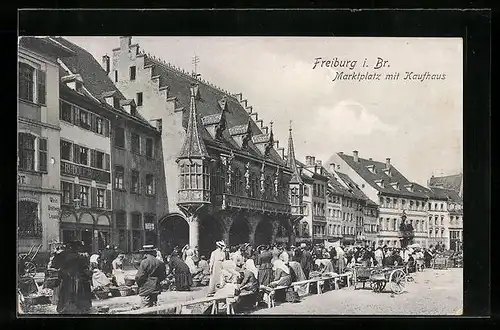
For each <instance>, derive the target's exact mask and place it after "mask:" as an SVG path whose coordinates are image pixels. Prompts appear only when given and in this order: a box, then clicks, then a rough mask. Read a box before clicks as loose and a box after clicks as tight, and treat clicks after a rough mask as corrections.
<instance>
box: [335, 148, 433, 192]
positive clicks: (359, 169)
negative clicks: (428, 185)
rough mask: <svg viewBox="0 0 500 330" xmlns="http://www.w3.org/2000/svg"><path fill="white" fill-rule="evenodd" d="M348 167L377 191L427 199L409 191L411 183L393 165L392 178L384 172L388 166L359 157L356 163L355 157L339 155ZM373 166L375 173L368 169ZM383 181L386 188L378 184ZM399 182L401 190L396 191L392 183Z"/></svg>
mask: <svg viewBox="0 0 500 330" xmlns="http://www.w3.org/2000/svg"><path fill="white" fill-rule="evenodd" d="M337 154H338V155H339V157H340V158H342V160H344V161H345V162H346V163H347V165H349V166H350V167H351V168H352V169H353V170H354V171H356V173H358V175H359V176H361V177H362V178H363V179H364V180H365V181H366V182H367V183H368V184H369V185H370V186H372V187H373V188H375V189H377V190H378V191H379V192H381V193H386V194H391V195H399V196H405V197H409V198H425V197H426V195H425V194H424V193H422V192H419V191H413V192H411V191H408V190H407V189H406V188H405V187H404V186H405V185H407V184H409V183H410V181H409V180H408V179H407V178H405V177H404V176H403V174H401V173H400V172H399V171H398V170H397V169H396V168H395V167H394V166H393V165H391V176H389V175H387V173H386V172H385V171H384V170H385V169H386V164H385V163H382V162H377V161H374V160H368V159H363V158H360V157H358V161H357V162H356V161H354V157H353V156H350V155H346V154H344V153H337ZM369 166H373V168H374V169H375V173H373V172H371V171H370V170H369V169H368V167H369ZM378 180H383V181H384V182H385V185H384V187H380V186H379V185H378V184H377V183H376V182H377V181H378ZM391 182H399V185H400V187H401V188H400V189H399V190H398V189H395V188H394V187H393V186H392V185H391V184H390V183H391Z"/></svg>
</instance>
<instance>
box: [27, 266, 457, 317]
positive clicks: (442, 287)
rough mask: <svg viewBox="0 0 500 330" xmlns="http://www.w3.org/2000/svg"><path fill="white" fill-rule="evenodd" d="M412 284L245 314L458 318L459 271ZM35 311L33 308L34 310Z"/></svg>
mask: <svg viewBox="0 0 500 330" xmlns="http://www.w3.org/2000/svg"><path fill="white" fill-rule="evenodd" d="M413 278H414V281H412V282H409V283H408V284H407V288H406V292H404V293H402V294H400V295H393V294H392V293H391V292H389V291H388V288H386V290H385V292H383V293H374V292H372V291H371V290H370V289H368V288H367V289H364V290H363V289H358V290H354V289H353V288H352V287H351V288H342V289H340V290H336V291H329V292H325V293H323V294H321V295H311V296H307V297H303V298H302V300H301V302H299V303H295V304H292V303H282V304H278V305H277V306H276V307H274V308H271V309H268V308H261V309H258V310H255V311H249V312H246V313H245V314H250V315H266V314H268V315H269V314H270V315H272V314H294V315H296V314H323V315H460V313H461V310H462V304H463V284H462V283H463V272H462V269H461V268H452V269H448V270H434V269H426V270H425V271H424V272H423V273H417V274H413ZM207 289H208V288H207V287H201V288H193V289H192V291H189V292H177V291H167V292H162V293H161V295H159V296H158V303H159V304H171V303H175V302H178V301H187V300H192V299H197V298H201V297H204V296H206V292H207ZM140 300H141V299H140V297H139V296H137V295H135V296H128V297H114V298H109V299H105V300H93V301H92V306H93V307H94V308H95V309H99V308H101V307H103V306H107V307H108V308H109V310H110V312H112V311H113V310H115V311H117V310H122V311H126V310H130V309H132V308H133V307H134V306H136V305H139V304H140ZM34 307H35V306H34ZM31 312H32V313H36V314H55V313H56V312H55V306H53V305H39V306H36V308H35V309H34V310H32V311H31Z"/></svg>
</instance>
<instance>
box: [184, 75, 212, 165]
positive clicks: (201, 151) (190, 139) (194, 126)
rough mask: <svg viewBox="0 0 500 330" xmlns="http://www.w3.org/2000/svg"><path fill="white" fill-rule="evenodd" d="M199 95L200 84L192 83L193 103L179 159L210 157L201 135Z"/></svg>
mask: <svg viewBox="0 0 500 330" xmlns="http://www.w3.org/2000/svg"><path fill="white" fill-rule="evenodd" d="M197 95H198V84H196V83H195V84H192V85H191V104H190V108H189V121H188V126H187V130H186V138H185V139H184V144H183V145H182V149H181V152H180V154H179V157H178V158H179V159H181V158H193V157H198V158H205V157H208V152H207V148H206V146H205V143H204V142H203V140H202V139H201V136H200V131H199V128H200V123H199V118H198V113H197V111H196V98H197Z"/></svg>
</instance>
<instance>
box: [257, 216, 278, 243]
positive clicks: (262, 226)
mask: <svg viewBox="0 0 500 330" xmlns="http://www.w3.org/2000/svg"><path fill="white" fill-rule="evenodd" d="M272 237H273V226H272V225H271V222H270V221H269V220H267V219H264V220H261V221H260V222H259V224H258V225H257V228H256V229H255V240H254V242H255V246H259V245H262V244H266V245H267V244H271V240H272Z"/></svg>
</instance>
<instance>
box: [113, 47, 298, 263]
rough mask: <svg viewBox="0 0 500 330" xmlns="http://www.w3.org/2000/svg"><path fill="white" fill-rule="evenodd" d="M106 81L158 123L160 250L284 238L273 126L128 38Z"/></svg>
mask: <svg viewBox="0 0 500 330" xmlns="http://www.w3.org/2000/svg"><path fill="white" fill-rule="evenodd" d="M109 77H110V78H111V79H112V80H113V82H114V83H115V84H116V86H117V87H118V88H119V90H120V91H121V92H122V93H123V94H124V95H125V97H126V98H127V99H134V100H135V102H136V104H137V112H138V113H139V114H140V115H141V116H144V117H145V118H146V119H147V120H149V121H156V122H158V123H161V127H162V130H161V131H162V133H161V141H162V149H163V150H162V152H163V164H164V172H165V174H164V176H165V178H166V187H167V197H168V212H167V213H165V214H163V215H159V231H160V234H159V235H160V248H161V249H162V250H164V251H167V252H168V251H170V250H171V249H172V248H173V247H174V246H176V245H183V244H186V243H189V244H190V245H191V246H199V249H200V251H201V253H203V254H207V253H209V252H210V251H211V250H212V249H213V248H214V243H215V241H216V240H220V239H223V240H224V241H225V242H226V244H230V245H233V244H239V243H243V242H250V243H252V244H255V245H259V244H263V243H266V244H268V243H270V242H271V241H274V240H275V238H276V234H277V231H278V228H279V227H280V224H282V225H284V226H285V227H286V228H287V233H288V234H291V232H292V230H291V222H290V218H291V207H290V201H289V182H290V178H291V175H292V172H291V170H290V169H289V168H288V167H287V166H286V163H285V162H284V160H283V151H282V149H281V150H278V148H277V144H278V143H277V141H275V139H274V135H273V131H272V126H270V127H268V126H264V123H263V120H262V119H259V115H258V113H257V112H255V111H254V110H253V108H252V107H250V106H248V105H247V101H246V100H244V99H243V98H242V95H241V94H236V95H231V94H229V93H228V92H227V91H224V90H222V89H220V88H217V87H215V86H214V85H213V84H211V83H209V82H206V81H204V80H202V79H200V77H199V75H197V74H189V73H187V72H185V71H184V70H180V69H178V68H175V67H174V66H173V65H170V64H168V63H166V62H165V61H163V60H161V59H157V58H155V57H153V56H151V55H149V54H146V53H145V52H143V51H142V50H141V49H140V47H139V45H138V44H133V43H132V40H131V37H121V38H120V47H118V48H115V49H113V55H112V65H111V70H110V72H109ZM280 152H281V155H280Z"/></svg>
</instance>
